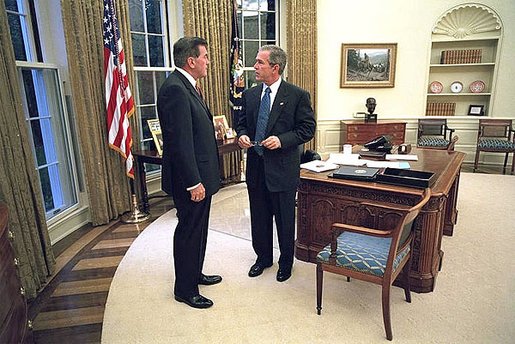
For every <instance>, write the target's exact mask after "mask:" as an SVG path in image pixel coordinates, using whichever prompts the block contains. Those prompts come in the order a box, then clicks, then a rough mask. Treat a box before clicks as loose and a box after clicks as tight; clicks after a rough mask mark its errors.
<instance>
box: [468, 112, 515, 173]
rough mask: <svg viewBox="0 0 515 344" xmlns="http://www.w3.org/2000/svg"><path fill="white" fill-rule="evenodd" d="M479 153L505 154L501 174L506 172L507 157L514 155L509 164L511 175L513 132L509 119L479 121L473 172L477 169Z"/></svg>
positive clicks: (514, 165)
mask: <svg viewBox="0 0 515 344" xmlns="http://www.w3.org/2000/svg"><path fill="white" fill-rule="evenodd" d="M480 152H491V153H505V157H504V165H503V174H504V173H505V172H506V165H507V163H508V155H509V154H510V153H514V154H513V159H512V163H511V174H513V170H514V168H515V131H514V129H513V127H512V121H511V119H491V118H485V119H480V120H479V128H478V131H477V148H476V158H475V160H474V172H476V169H477V165H478V162H479V153H480Z"/></svg>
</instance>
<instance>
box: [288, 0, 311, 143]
mask: <svg viewBox="0 0 515 344" xmlns="http://www.w3.org/2000/svg"><path fill="white" fill-rule="evenodd" d="M316 3H317V2H316V0H287V3H286V13H287V15H288V18H287V24H286V26H287V29H286V37H287V41H288V49H287V50H288V51H287V53H288V65H289V66H288V81H289V82H291V83H293V84H295V85H297V86H299V87H302V88H303V89H305V90H306V91H308V92H309V94H310V95H311V103H312V106H313V110H314V111H315V119H316V113H317V108H316V104H317V94H316V81H317V4H316ZM304 147H305V148H306V149H315V147H316V145H315V138H313V139H312V140H311V141H309V142H308V143H306V144H305V146H304Z"/></svg>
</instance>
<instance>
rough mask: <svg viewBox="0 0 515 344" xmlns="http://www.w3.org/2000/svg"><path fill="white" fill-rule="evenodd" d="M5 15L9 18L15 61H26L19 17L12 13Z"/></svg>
mask: <svg viewBox="0 0 515 344" xmlns="http://www.w3.org/2000/svg"><path fill="white" fill-rule="evenodd" d="M7 17H8V18H9V29H10V30H11V41H12V42H13V48H14V56H15V58H16V60H17V61H27V54H26V53H25V41H24V40H23V34H22V30H21V22H20V17H19V16H18V15H16V14H12V13H8V14H7Z"/></svg>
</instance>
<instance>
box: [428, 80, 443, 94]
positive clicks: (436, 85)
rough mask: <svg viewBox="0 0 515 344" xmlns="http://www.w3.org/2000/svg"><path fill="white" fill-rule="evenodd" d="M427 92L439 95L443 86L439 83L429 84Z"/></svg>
mask: <svg viewBox="0 0 515 344" xmlns="http://www.w3.org/2000/svg"><path fill="white" fill-rule="evenodd" d="M429 90H430V91H431V93H441V92H442V90H443V85H442V83H441V82H440V81H433V82H432V83H431V84H429Z"/></svg>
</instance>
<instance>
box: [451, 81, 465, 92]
mask: <svg viewBox="0 0 515 344" xmlns="http://www.w3.org/2000/svg"><path fill="white" fill-rule="evenodd" d="M462 90H463V84H462V83H461V82H459V81H455V82H453V83H452V84H451V92H452V93H460V92H461V91H462Z"/></svg>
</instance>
